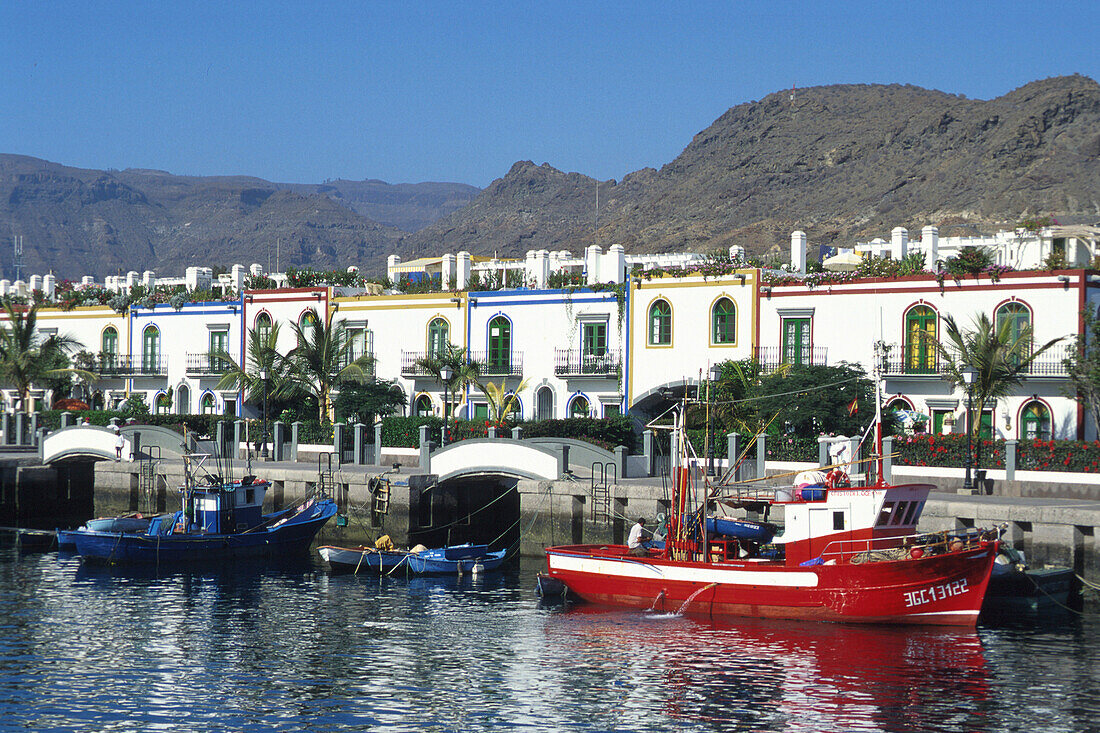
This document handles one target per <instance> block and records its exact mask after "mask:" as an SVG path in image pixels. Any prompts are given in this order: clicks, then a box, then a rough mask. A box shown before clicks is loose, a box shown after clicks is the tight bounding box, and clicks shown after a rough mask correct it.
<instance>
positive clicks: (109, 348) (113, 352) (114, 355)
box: [100, 326, 118, 366]
mask: <svg viewBox="0 0 1100 733" xmlns="http://www.w3.org/2000/svg"><path fill="white" fill-rule="evenodd" d="M100 351H101V352H102V353H101V354H100V359H101V360H102V361H103V363H104V364H107V365H111V366H114V365H115V364H117V363H118V331H116V330H115V327H114V326H107V328H105V329H103V339H102V348H101V349H100Z"/></svg>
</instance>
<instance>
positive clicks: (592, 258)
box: [584, 244, 603, 285]
mask: <svg viewBox="0 0 1100 733" xmlns="http://www.w3.org/2000/svg"><path fill="white" fill-rule="evenodd" d="M601 252H603V250H602V249H600V245H598V244H590V245H588V246H587V247H585V248H584V271H585V273H586V274H587V277H586V279H585V282H586V283H587V284H588V285H593V284H595V283H598V282H599V281H600V253H601Z"/></svg>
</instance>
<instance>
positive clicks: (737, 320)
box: [707, 290, 741, 349]
mask: <svg viewBox="0 0 1100 733" xmlns="http://www.w3.org/2000/svg"><path fill="white" fill-rule="evenodd" d="M722 298H725V299H726V300H728V301H729V302H731V303H733V329H734V330H733V341H730V342H729V343H721V344H717V343H715V342H714V306H715V305H716V304H717V303H718V301H720V300H722ZM740 338H741V306H740V305H738V304H737V300H736V299H735V298H734V297H733V296H732V295H730V294H729V293H727V292H726V291H725V290H723V291H722V292H720V293H719V294H718V295H716V296H714V300H712V301H710V307H709V308H707V341H708V342H709V343H710V346H711V348H714V349H725V348H730V347H736V346H737V342H738V341H739V340H740Z"/></svg>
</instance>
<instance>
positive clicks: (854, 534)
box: [772, 484, 932, 564]
mask: <svg viewBox="0 0 1100 733" xmlns="http://www.w3.org/2000/svg"><path fill="white" fill-rule="evenodd" d="M931 490H932V486H931V485H930V484H904V485H900V486H865V487H851V488H835V489H818V490H814V492H813V493H810V494H809V497H810V498H809V499H806V498H803V497H804V496H806V493H807V492H806V490H804V489H803V490H800V489H795V490H793V491H782V490H780V491H777V492H776V501H775V504H777V505H780V506H782V507H783V514H784V522H783V532H782V534H780V535H778V536H776V537H775V538H774V539H773V540H772V542H773V543H775V544H783V545H785V549H786V558H787V562H788V564H798V563H802V562H805V561H808V560H812V559H814V558H817V557H823V556H824V555H825V554H840V553H844V554H852V553H858V552H863V551H865V550H867V549H873V545H874V543H873V541H874V540H875V539H880V538H889V537H899V536H904V535H911V534H915V533H916V527H917V522H918V521H920V515H921V512H922V511H923V510H924V504H925V502H926V501H927V500H928V492H929V491H931ZM825 559H826V560H827V559H828V558H825Z"/></svg>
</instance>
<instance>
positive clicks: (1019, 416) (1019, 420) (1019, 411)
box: [994, 395, 1081, 440]
mask: <svg viewBox="0 0 1100 733" xmlns="http://www.w3.org/2000/svg"><path fill="white" fill-rule="evenodd" d="M1032 402H1038V403H1039V404H1040V405H1042V406H1043V407H1045V408H1046V409H1047V416H1048V417H1049V418H1050V436H1051V437H1052V438H1053V437H1054V409H1053V408H1052V407H1051V406H1050V403H1049V402H1047V401H1046V400H1045V399H1043V398H1042V397H1040V396H1039V395H1032V396H1030V397H1029V396H1028V395H1024V401H1023V402H1021V403H1020V406H1019V407H1017V408H1016V439H1017V440H1023V439H1024V435H1023V430H1024V421H1023V417H1024V410H1025V409H1026V408H1027V406H1028V405H1030V404H1031V403H1032ZM994 417H996V416H994ZM1080 439H1081V438H1080V436H1078V440H1080Z"/></svg>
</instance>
